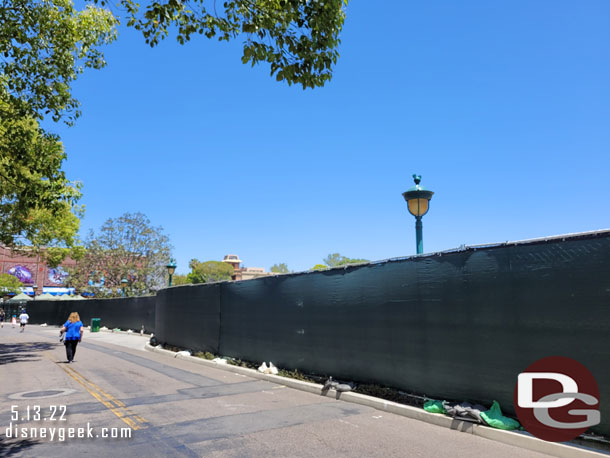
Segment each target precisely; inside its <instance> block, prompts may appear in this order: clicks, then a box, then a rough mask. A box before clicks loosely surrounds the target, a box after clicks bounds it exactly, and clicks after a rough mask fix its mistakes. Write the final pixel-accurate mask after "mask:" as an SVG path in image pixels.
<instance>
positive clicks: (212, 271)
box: [187, 259, 233, 283]
mask: <svg viewBox="0 0 610 458" xmlns="http://www.w3.org/2000/svg"><path fill="white" fill-rule="evenodd" d="M189 267H190V268H191V272H190V273H189V274H188V275H187V279H188V281H189V282H191V283H211V282H215V281H225V280H231V275H233V266H232V265H231V264H229V263H226V262H221V261H206V262H200V261H198V260H197V259H191V262H190V263H189Z"/></svg>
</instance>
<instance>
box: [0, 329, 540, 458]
mask: <svg viewBox="0 0 610 458" xmlns="http://www.w3.org/2000/svg"><path fill="white" fill-rule="evenodd" d="M146 340H147V339H146V337H141V336H139V335H138V334H118V333H104V332H101V333H95V334H93V333H90V332H88V331H87V332H86V334H85V337H84V339H83V342H82V343H81V344H79V346H78V349H77V352H76V358H75V363H73V364H66V363H65V351H64V348H63V345H61V344H60V343H59V341H58V329H57V328H51V327H39V326H35V325H31V326H28V327H27V328H26V331H25V332H24V333H23V334H20V333H19V330H18V329H12V328H11V327H10V326H8V327H7V326H5V327H4V328H3V329H0V400H1V401H2V402H1V403H0V456H2V457H6V456H24V457H42V456H44V457H60V456H61V457H65V456H83V455H87V456H93V457H98V456H99V457H106V456H114V457H122V456H133V457H138V456H142V457H147V458H150V457H168V456H172V457H174V456H175V457H182V456H186V457H199V456H201V457H203V456H205V457H257V458H258V457H274V456H278V457H325V458H327V457H350V458H351V457H367V458H368V457H380V458H381V457H382V458H388V457H401V458H402V457H406V456H412V457H452V458H454V457H479V456H487V457H494V458H519V457H542V456H546V455H541V454H537V453H533V452H530V451H527V450H523V449H520V448H516V447H512V446H509V445H505V444H501V443H497V442H493V441H490V440H486V439H483V438H481V437H477V436H473V435H469V434H464V433H460V432H457V431H452V430H449V429H445V428H441V427H437V426H433V425H430V424H427V423H423V422H419V421H416V420H411V419H408V418H404V417H400V416H396V415H392V414H388V413H385V412H380V411H377V410H374V409H372V408H369V407H364V406H360V405H356V404H350V403H346V402H343V401H337V400H334V399H330V398H327V397H322V396H319V395H314V394H310V393H304V392H301V391H297V390H292V389H289V388H286V387H283V386H281V385H276V384H272V383H269V382H266V381H261V380H256V379H251V378H248V377H245V376H243V375H238V374H234V373H232V372H228V371H222V370H218V369H215V368H208V367H206V366H201V365H198V364H194V363H192V362H189V361H182V360H178V359H172V358H168V357H167V356H164V355H159V354H156V353H151V352H147V351H144V349H143V346H144V342H145V341H146ZM64 410H65V413H64ZM38 413H40V418H38V416H37V415H38ZM62 413H64V415H63V417H64V420H63V421H58V417H60V416H61V414H62ZM14 416H17V417H18V420H17V421H15V420H14ZM28 416H29V421H28ZM11 425H12V430H10V431H13V434H14V433H15V428H16V427H18V428H25V431H26V433H28V436H29V435H31V434H32V432H35V433H36V434H37V435H39V436H40V435H41V432H42V430H43V429H45V431H46V435H47V436H46V437H45V438H40V437H37V438H30V437H19V438H14V437H12V438H7V437H6V428H10V427H11ZM53 428H55V432H54V437H53V440H51V438H50V437H49V435H50V434H51V429H53ZM61 428H64V433H65V435H66V436H65V437H63V439H64V440H63V442H62V441H60V439H61V438H62V437H61V436H60V429H61ZM68 428H76V429H75V430H74V433H75V434H76V435H78V432H79V431H78V428H82V431H81V432H82V434H83V435H87V434H91V435H92V437H91V438H85V437H81V438H79V437H73V438H69V437H67V435H68V433H69V430H68ZM103 428H108V429H106V430H104V429H103ZM113 428H114V429H113ZM20 431H23V429H20ZM113 432H114V433H115V434H116V435H120V434H121V433H127V432H129V433H131V438H122V439H121V438H118V437H117V438H110V437H108V438H105V437H102V436H103V434H105V433H106V434H109V435H111V434H112V433H113ZM67 445H69V446H70V448H69V449H68V448H66V446H67Z"/></svg>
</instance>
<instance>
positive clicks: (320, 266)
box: [310, 264, 328, 270]
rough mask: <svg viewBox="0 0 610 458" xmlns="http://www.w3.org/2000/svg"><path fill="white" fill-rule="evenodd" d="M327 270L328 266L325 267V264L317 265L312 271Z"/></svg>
mask: <svg viewBox="0 0 610 458" xmlns="http://www.w3.org/2000/svg"><path fill="white" fill-rule="evenodd" d="M326 269H328V266H325V265H324V264H316V265H315V266H313V267H312V268H311V269H310V270H326Z"/></svg>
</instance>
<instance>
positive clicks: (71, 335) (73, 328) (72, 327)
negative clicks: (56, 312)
mask: <svg viewBox="0 0 610 458" xmlns="http://www.w3.org/2000/svg"><path fill="white" fill-rule="evenodd" d="M82 327H83V322H82V321H76V322H74V323H70V322H69V321H66V322H65V323H64V328H66V336H65V337H64V340H78V339H80V328H82Z"/></svg>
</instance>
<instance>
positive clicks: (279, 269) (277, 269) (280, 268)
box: [269, 262, 290, 274]
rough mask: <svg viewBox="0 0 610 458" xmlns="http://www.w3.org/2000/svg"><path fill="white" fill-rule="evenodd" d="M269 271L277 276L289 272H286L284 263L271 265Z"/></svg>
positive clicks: (286, 267)
mask: <svg viewBox="0 0 610 458" xmlns="http://www.w3.org/2000/svg"><path fill="white" fill-rule="evenodd" d="M269 270H270V271H271V272H274V273H277V274H287V273H290V270H288V266H287V265H286V263H283V262H282V263H281V264H273V265H272V266H271V268H270V269H269Z"/></svg>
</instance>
